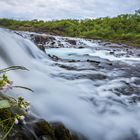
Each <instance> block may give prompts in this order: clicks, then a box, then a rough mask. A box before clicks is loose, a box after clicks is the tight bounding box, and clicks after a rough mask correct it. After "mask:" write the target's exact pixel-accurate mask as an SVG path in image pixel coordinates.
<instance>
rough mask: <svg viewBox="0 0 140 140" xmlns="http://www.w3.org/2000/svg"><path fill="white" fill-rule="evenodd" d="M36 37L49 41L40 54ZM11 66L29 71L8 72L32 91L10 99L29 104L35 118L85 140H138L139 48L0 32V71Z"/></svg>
mask: <svg viewBox="0 0 140 140" xmlns="http://www.w3.org/2000/svg"><path fill="white" fill-rule="evenodd" d="M36 35H37V36H46V37H50V38H53V40H46V42H45V43H44V44H43V45H44V47H45V52H43V51H41V50H40V49H39V48H38V47H37V45H39V44H40V43H41V42H39V43H38V44H37V43H36V42H35V41H34V37H35V36H36ZM71 41H73V43H72V42H71ZM35 43H36V44H35ZM13 65H20V66H24V67H26V68H28V69H29V70H30V71H16V72H9V73H8V74H9V77H10V79H13V81H14V83H15V85H22V86H27V87H29V88H31V89H33V90H34V93H29V92H28V91H24V90H21V89H20V90H19V89H18V90H17V89H14V90H13V94H12V95H11V96H14V97H17V96H18V95H20V96H23V97H25V98H26V99H27V100H29V101H30V102H31V105H32V112H33V114H35V115H36V116H37V117H39V118H44V119H47V120H48V121H58V122H62V123H64V124H65V126H66V127H67V128H69V129H70V130H71V131H74V132H76V133H80V134H82V135H83V136H85V137H86V138H87V139H88V140H128V139H130V140H133V139H134V140H137V139H138V140H139V139H140V103H139V101H140V50H139V49H136V48H131V47H128V48H123V46H122V45H116V44H110V45H108V44H105V43H103V42H100V41H94V40H85V39H80V38H68V37H59V36H49V35H45V34H36V33H29V32H16V33H15V32H13V31H9V30H5V29H0V68H5V67H7V66H13Z"/></svg>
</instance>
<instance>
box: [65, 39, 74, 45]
mask: <svg viewBox="0 0 140 140" xmlns="http://www.w3.org/2000/svg"><path fill="white" fill-rule="evenodd" d="M66 42H68V43H70V44H71V45H76V40H70V39H67V40H66Z"/></svg>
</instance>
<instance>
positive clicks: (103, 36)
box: [0, 10, 140, 47]
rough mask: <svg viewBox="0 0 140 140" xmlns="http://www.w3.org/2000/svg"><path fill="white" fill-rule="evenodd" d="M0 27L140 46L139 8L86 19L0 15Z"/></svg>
mask: <svg viewBox="0 0 140 140" xmlns="http://www.w3.org/2000/svg"><path fill="white" fill-rule="evenodd" d="M0 27H4V28H9V29H12V30H19V31H30V32H37V33H47V34H51V35H59V36H65V37H80V38H88V39H99V40H103V41H110V42H115V43H118V44H119V43H124V44H126V45H128V46H135V47H140V12H139V10H138V11H136V12H135V13H134V14H123V15H118V16H117V17H113V18H109V17H104V18H98V19H85V20H71V19H65V20H56V21H42V20H36V19H35V20H30V21H20V20H13V19H0Z"/></svg>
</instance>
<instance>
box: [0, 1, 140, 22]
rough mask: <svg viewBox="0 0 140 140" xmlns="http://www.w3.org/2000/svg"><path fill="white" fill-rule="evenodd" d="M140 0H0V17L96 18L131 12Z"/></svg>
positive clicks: (138, 5) (137, 6)
mask: <svg viewBox="0 0 140 140" xmlns="http://www.w3.org/2000/svg"><path fill="white" fill-rule="evenodd" d="M137 9H140V0H0V18H3V17H5V18H14V19H23V20H24V19H25V20H26V19H43V20H52V19H65V18H74V19H81V18H97V17H104V16H116V15H118V14H122V13H133V12H134V11H135V10H137Z"/></svg>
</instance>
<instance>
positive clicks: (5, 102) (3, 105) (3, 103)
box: [0, 100, 11, 109]
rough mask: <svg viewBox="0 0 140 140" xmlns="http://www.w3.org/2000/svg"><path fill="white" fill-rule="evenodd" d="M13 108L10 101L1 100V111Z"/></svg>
mask: <svg viewBox="0 0 140 140" xmlns="http://www.w3.org/2000/svg"><path fill="white" fill-rule="evenodd" d="M9 107H11V105H10V103H9V101H8V100H0V109H4V108H9Z"/></svg>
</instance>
